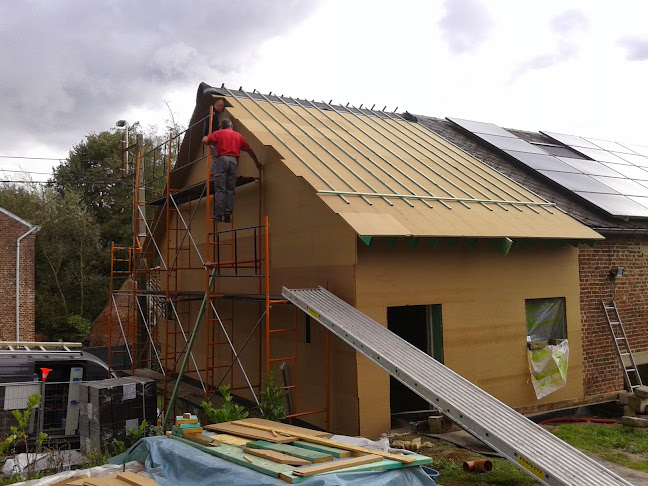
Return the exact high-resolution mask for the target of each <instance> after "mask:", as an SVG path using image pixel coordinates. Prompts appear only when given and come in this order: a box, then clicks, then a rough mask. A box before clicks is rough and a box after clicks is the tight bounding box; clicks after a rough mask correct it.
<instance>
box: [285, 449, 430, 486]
mask: <svg viewBox="0 0 648 486" xmlns="http://www.w3.org/2000/svg"><path fill="white" fill-rule="evenodd" d="M412 456H414V458H415V459H416V461H415V462H412V463H410V464H403V463H402V462H398V461H392V460H390V459H383V460H382V461H379V462H372V463H369V464H362V465H359V466H352V467H348V468H346V469H344V470H343V471H340V472H342V473H347V472H365V471H387V470H390V469H402V468H405V467H416V466H419V465H426V464H431V463H432V458H431V457H428V456H422V455H420V454H412ZM332 472H334V471H332ZM281 479H283V480H284V481H287V482H289V483H291V484H295V483H301V482H303V481H306V480H308V479H309V478H308V477H302V476H297V475H295V474H294V473H290V474H287V473H282V476H281Z"/></svg>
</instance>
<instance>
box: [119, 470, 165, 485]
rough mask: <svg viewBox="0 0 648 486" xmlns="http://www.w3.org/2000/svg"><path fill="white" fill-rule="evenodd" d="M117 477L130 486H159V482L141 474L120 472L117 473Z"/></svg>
mask: <svg viewBox="0 0 648 486" xmlns="http://www.w3.org/2000/svg"><path fill="white" fill-rule="evenodd" d="M117 477H118V478H119V479H121V480H122V481H126V482H127V483H128V484H132V485H133V486H157V485H158V482H157V481H156V480H155V479H151V478H147V477H144V476H142V475H141V474H135V473H132V472H128V471H125V472H120V473H117Z"/></svg>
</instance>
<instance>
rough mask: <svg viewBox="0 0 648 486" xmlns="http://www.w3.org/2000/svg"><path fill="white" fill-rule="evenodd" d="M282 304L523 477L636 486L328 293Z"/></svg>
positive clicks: (292, 292) (299, 294) (578, 485)
mask: <svg viewBox="0 0 648 486" xmlns="http://www.w3.org/2000/svg"><path fill="white" fill-rule="evenodd" d="M282 294H283V296H284V297H285V298H286V299H288V300H289V301H290V302H292V303H293V304H294V305H295V306H297V307H299V308H300V309H301V310H303V311H304V312H306V313H307V314H308V315H309V316H311V317H312V318H314V319H315V320H316V321H318V322H319V323H320V324H322V325H324V326H325V327H326V328H327V329H329V330H330V331H331V332H333V333H334V334H335V335H337V336H338V337H339V338H340V339H342V340H343V341H345V342H346V343H347V344H349V345H350V346H352V347H353V348H355V349H356V350H357V351H360V352H361V353H362V354H364V355H365V356H367V357H368V358H369V359H371V360H372V361H373V362H374V363H376V364H377V365H378V366H380V367H381V368H383V369H385V370H386V371H387V372H388V373H389V374H390V375H391V376H393V377H395V378H396V379H398V380H399V381H401V382H402V383H403V384H405V385H406V386H407V387H408V388H410V389H411V390H413V391H414V392H415V393H417V394H418V395H420V396H421V397H423V398H424V399H425V400H427V401H428V402H430V403H431V404H432V405H434V406H435V407H436V408H438V409H439V410H440V411H441V412H443V413H444V414H445V415H447V416H449V417H450V418H451V419H452V420H454V421H455V422H456V423H458V424H459V425H460V426H461V427H463V428H464V429H466V430H467V431H468V432H470V433H471V434H473V435H474V436H475V437H477V438H479V439H480V440H481V441H483V442H484V443H486V444H488V445H489V446H491V447H492V448H493V449H495V450H497V451H499V452H500V453H501V454H502V455H504V456H505V457H506V458H507V459H509V460H510V461H512V462H513V463H515V464H516V465H518V466H519V467H520V468H522V469H523V470H524V471H525V472H526V473H528V474H529V475H531V476H533V477H534V478H535V479H537V480H539V481H540V482H541V483H543V484H546V485H550V486H554V485H556V486H558V485H559V486H597V485H600V486H603V485H605V486H618V485H624V486H631V484H630V483H629V482H627V481H626V480H624V479H622V478H621V477H619V476H617V475H616V474H614V473H613V472H612V471H609V470H608V469H606V468H605V467H603V466H602V465H601V464H599V463H598V462H596V461H594V460H593V459H591V458H589V457H588V456H586V455H585V454H583V453H582V452H580V451H578V450H577V449H575V448H573V447H572V446H570V445H569V444H566V443H565V442H563V441H562V440H560V439H559V438H557V437H556V436H554V435H553V434H551V433H550V432H548V431H546V430H545V429H543V428H542V427H540V426H539V425H536V424H535V423H533V422H532V421H531V420H529V419H527V418H526V417H524V416H523V415H520V414H519V413H517V412H516V411H515V410H513V409H512V408H510V407H509V406H507V405H505V404H504V403H502V402H500V401H499V400H497V399H496V398H495V397H493V396H491V395H489V394H488V393H486V392H485V391H484V390H482V389H481V388H479V387H478V386H476V385H473V384H472V383H470V382H469V381H468V380H466V379H465V378H463V377H461V376H460V375H458V374H457V373H455V372H454V371H452V370H451V369H450V368H447V367H446V366H444V365H442V364H441V363H439V362H438V361H436V360H434V358H432V357H431V356H429V355H428V354H427V353H425V352H423V351H421V350H419V349H417V348H416V347H415V346H413V345H411V344H410V343H408V342H407V341H405V340H404V339H401V338H400V337H398V336H397V335H395V334H394V333H392V332H391V331H389V330H388V329H386V328H385V327H383V326H381V325H380V324H379V323H377V322H376V321H374V320H373V319H371V318H369V317H368V316H366V315H365V314H363V313H361V312H360V311H358V310H357V309H356V308H354V307H353V306H351V305H349V304H347V303H346V302H344V301H343V300H342V299H340V298H339V297H337V296H335V295H334V294H332V293H331V292H329V291H327V290H326V289H324V288H322V287H319V288H316V289H287V288H285V287H284V288H283V291H282Z"/></svg>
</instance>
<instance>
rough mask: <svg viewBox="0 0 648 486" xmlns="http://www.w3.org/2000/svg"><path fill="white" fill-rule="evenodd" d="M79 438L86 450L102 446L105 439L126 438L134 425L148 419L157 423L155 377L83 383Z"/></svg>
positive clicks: (109, 440)
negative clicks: (153, 378)
mask: <svg viewBox="0 0 648 486" xmlns="http://www.w3.org/2000/svg"><path fill="white" fill-rule="evenodd" d="M79 394H80V397H79V401H80V407H79V439H80V442H81V451H82V452H84V453H87V452H90V451H94V450H99V448H100V446H101V444H102V442H103V441H105V442H111V441H112V440H113V439H118V440H122V441H123V440H124V439H125V438H126V435H127V433H128V430H130V429H131V428H136V429H137V428H138V427H139V426H140V424H141V423H142V422H143V421H144V420H146V422H147V423H148V424H149V425H155V421H156V418H157V389H156V385H155V380H150V379H146V378H139V377H125V378H113V379H109V380H100V381H92V382H87V383H82V384H81V385H80V387H79Z"/></svg>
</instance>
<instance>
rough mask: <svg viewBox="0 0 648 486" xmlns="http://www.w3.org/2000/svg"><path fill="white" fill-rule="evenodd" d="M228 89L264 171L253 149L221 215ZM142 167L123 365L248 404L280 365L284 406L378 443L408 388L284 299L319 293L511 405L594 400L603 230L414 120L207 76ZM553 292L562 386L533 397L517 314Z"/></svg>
mask: <svg viewBox="0 0 648 486" xmlns="http://www.w3.org/2000/svg"><path fill="white" fill-rule="evenodd" d="M216 98H223V99H224V100H225V101H226V106H227V115H228V117H229V118H230V119H231V120H232V121H233V123H234V130H236V131H237V132H240V133H241V134H242V135H243V136H244V137H245V139H246V140H247V141H248V143H249V144H250V146H251V147H252V148H253V150H254V152H255V153H256V154H257V156H258V157H259V159H260V161H261V163H262V164H263V169H262V170H261V171H260V172H259V171H258V170H257V169H256V167H255V165H254V163H253V162H252V160H251V159H250V158H249V157H248V156H247V155H245V154H244V155H242V157H241V159H240V163H239V177H238V186H237V189H236V203H235V210H234V213H233V220H232V223H231V224H226V223H216V222H215V221H213V220H211V219H210V218H209V216H210V214H211V211H212V205H213V197H212V193H213V188H212V187H211V186H210V184H206V181H208V180H209V179H210V174H209V165H210V154H209V150H205V147H204V146H203V144H202V142H201V138H202V134H203V120H204V118H205V116H206V114H208V113H209V110H210V106H211V105H212V103H213V102H214V100H215V99H216ZM207 116H209V115H207ZM134 177H135V181H136V189H135V204H134V221H135V225H134V226H135V230H136V231H135V233H134V236H133V245H132V247H129V248H118V247H114V248H113V249H112V261H113V264H112V278H113V285H112V288H113V289H121V290H114V291H113V292H112V295H111V303H112V305H111V319H110V322H111V329H110V333H109V334H110V335H111V336H115V338H114V339H113V342H112V346H113V351H114V352H113V353H112V358H113V359H116V353H118V352H120V353H123V354H126V355H128V359H129V361H130V362H131V363H132V367H133V368H141V367H146V368H153V369H156V370H158V371H160V372H161V373H163V374H164V376H165V383H169V384H170V383H171V380H173V379H174V378H175V377H176V376H177V375H178V373H179V372H180V368H181V364H182V363H183V362H184V361H185V358H186V362H187V370H186V372H185V376H186V377H187V378H190V379H191V380H193V381H194V382H195V383H196V384H198V386H200V387H202V389H203V390H204V392H205V396H206V397H209V396H211V395H212V394H213V393H214V392H215V390H217V388H218V387H219V386H220V385H221V384H228V385H230V386H231V389H232V390H233V391H234V393H235V394H237V395H239V396H240V397H242V398H245V399H248V400H251V401H257V400H258V394H259V390H260V388H261V386H262V384H263V383H262V382H263V379H264V376H265V375H266V374H267V373H268V372H269V371H275V372H276V373H275V374H276V377H277V381H278V382H279V381H282V382H283V384H284V386H285V387H286V389H287V390H288V391H289V397H290V400H289V402H290V410H289V412H290V415H291V416H295V417H299V418H300V419H301V420H304V421H306V422H309V423H311V424H313V425H315V426H319V427H323V428H325V429H327V430H331V431H335V432H339V433H346V434H351V435H356V434H360V435H364V436H376V435H379V434H380V433H381V432H384V431H386V430H388V429H389V426H390V413H391V412H393V411H402V410H408V409H409V410H411V409H413V408H417V405H413V404H414V403H415V402H414V401H415V400H416V398H415V395H413V394H410V392H409V390H407V389H405V388H400V387H399V384H398V383H397V382H390V377H389V374H388V373H386V372H385V371H384V370H382V369H381V368H379V367H378V366H376V365H375V364H374V363H372V362H371V361H370V360H369V359H367V358H366V357H364V356H363V355H362V354H361V353H359V352H356V350H355V349H354V348H353V347H351V346H349V345H348V344H346V343H345V342H344V341H343V340H342V339H340V338H338V337H335V336H333V335H332V334H331V333H329V332H328V331H327V330H326V328H324V327H321V326H319V325H317V324H315V323H312V322H311V320H310V318H309V317H308V315H307V314H305V313H302V312H301V311H300V310H299V309H297V308H296V307H295V306H293V305H292V304H290V303H289V302H288V301H287V300H286V299H285V298H284V297H282V295H281V293H282V288H283V287H287V288H293V289H294V288H310V287H318V286H321V287H324V288H326V289H328V290H329V291H330V292H332V293H333V294H335V295H337V296H338V297H340V298H341V299H343V300H344V301H346V302H348V303H350V304H351V305H353V306H354V307H355V308H356V309H358V310H359V311H361V312H362V313H364V314H365V315H367V316H369V317H371V318H372V319H374V320H375V321H377V322H379V323H381V324H382V325H384V326H386V327H387V328H388V329H389V330H391V331H393V332H394V333H395V334H397V335H399V336H400V337H402V338H403V339H405V340H407V341H409V342H410V343H412V344H414V345H415V346H416V347H418V348H419V349H421V350H423V351H424V352H426V353H428V354H430V355H431V356H433V357H434V358H435V359H436V360H438V361H440V362H442V363H443V364H445V365H446V366H447V367H449V368H450V369H452V370H453V371H455V372H456V373H458V374H459V375H461V376H463V377H464V378H466V379H468V380H469V381H470V382H472V383H474V384H475V385H477V386H479V387H480V388H482V389H483V390H485V391H486V392H488V393H489V394H491V395H493V396H495V397H496V398H498V399H499V400H501V401H502V402H504V403H506V404H508V405H510V406H512V407H526V406H529V405H534V404H538V403H541V404H547V405H550V404H551V403H558V402H562V401H565V400H574V401H577V400H579V399H581V398H582V397H583V396H584V392H583V375H582V373H583V370H582V352H583V350H582V336H581V309H580V299H579V289H580V287H579V272H578V250H577V248H576V247H577V246H578V245H579V244H581V243H583V242H591V241H595V240H598V239H602V237H601V236H600V235H599V234H598V233H597V232H595V231H593V230H592V229H590V228H588V227H587V226H585V225H583V224H581V223H579V222H577V221H576V220H574V219H572V218H571V217H570V216H568V215H567V214H565V213H564V212H563V211H561V210H560V209H559V208H558V207H556V206H555V205H554V204H552V203H549V202H547V201H546V200H544V199H542V198H540V197H539V196H537V195H535V194H534V193H532V192H530V191H529V190H527V189H525V188H524V187H523V186H521V185H519V184H518V183H516V182H514V181H513V180H511V179H509V178H507V177H506V176H504V175H502V174H501V173H499V172H497V171H496V170H494V169H493V168H491V167H489V166H488V165H486V164H484V163H483V162H481V161H480V160H478V159H476V158H474V157H473V156H471V155H470V154H468V153H467V152H464V151H463V150H461V149H460V148H458V147H457V146H455V145H453V144H452V143H450V142H449V141H448V140H446V139H444V138H442V137H441V136H439V135H437V134H436V133H434V132H433V131H431V130H429V129H428V128H426V127H425V126H423V125H422V124H419V123H417V122H416V121H414V120H413V119H411V118H410V117H407V116H403V115H399V114H396V113H391V112H386V111H380V110H374V109H373V108H372V109H366V108H353V107H349V106H346V107H344V106H338V105H332V104H330V103H320V102H311V101H307V100H302V99H293V98H288V97H284V96H274V95H263V94H260V93H258V92H252V93H250V92H246V91H244V90H242V89H239V90H230V89H228V88H225V87H222V88H218V89H216V88H212V87H210V86H208V85H205V84H204V83H203V84H201V85H200V87H199V89H198V95H197V99H196V107H195V110H194V113H193V116H192V119H191V122H190V127H189V129H187V130H186V131H185V132H184V133H182V134H180V135H178V136H170V138H169V140H168V142H165V143H164V144H162V145H161V146H159V147H156V148H155V149H153V150H152V151H150V152H149V153H146V154H138V157H137V159H136V162H135V164H134ZM126 280H129V281H131V282H133V283H134V285H131V286H130V287H128V289H127V287H124V286H122V283H124V282H125V281H126ZM547 301H549V302H550V303H551V304H554V303H556V302H559V303H561V305H562V307H561V309H563V311H562V316H561V325H560V326H557V327H556V331H555V332H556V335H555V336H552V337H553V338H555V339H557V340H562V339H567V340H568V342H569V361H568V363H569V364H568V370H567V376H568V378H567V383H566V385H565V386H564V387H562V388H560V389H559V390H557V391H555V392H554V393H551V394H549V395H547V396H545V397H544V398H542V399H541V400H538V399H537V398H536V394H535V392H534V388H533V386H532V385H531V383H530V379H529V378H530V377H529V364H528V357H527V337H528V336H527V326H526V325H525V318H526V315H527V313H528V312H527V311H528V309H529V308H532V307H534V306H541V305H544V303H545V302H547ZM313 317H317V316H314V315H313ZM192 335H193V336H194V337H195V341H192V345H191V346H189V343H190V341H191V339H190V337H191V336H192ZM169 386H170V385H169ZM425 406H426V404H425V403H424V402H421V403H420V407H418V408H422V407H425Z"/></svg>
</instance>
